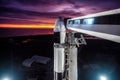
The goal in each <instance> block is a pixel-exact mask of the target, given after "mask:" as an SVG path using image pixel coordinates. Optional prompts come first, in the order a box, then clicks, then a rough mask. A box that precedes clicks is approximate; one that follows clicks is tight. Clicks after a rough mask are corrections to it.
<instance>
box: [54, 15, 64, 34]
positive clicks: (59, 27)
mask: <svg viewBox="0 0 120 80" xmlns="http://www.w3.org/2000/svg"><path fill="white" fill-rule="evenodd" d="M65 30H66V29H65V26H64V21H63V19H62V18H61V17H59V18H58V19H57V21H56V23H55V28H54V32H60V31H65Z"/></svg>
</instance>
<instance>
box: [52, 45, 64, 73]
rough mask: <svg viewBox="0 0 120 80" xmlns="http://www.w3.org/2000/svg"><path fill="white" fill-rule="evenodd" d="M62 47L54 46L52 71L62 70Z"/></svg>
mask: <svg viewBox="0 0 120 80" xmlns="http://www.w3.org/2000/svg"><path fill="white" fill-rule="evenodd" d="M64 60H65V54H64V48H56V47H54V71H55V72H58V73H62V72H63V71H64Z"/></svg>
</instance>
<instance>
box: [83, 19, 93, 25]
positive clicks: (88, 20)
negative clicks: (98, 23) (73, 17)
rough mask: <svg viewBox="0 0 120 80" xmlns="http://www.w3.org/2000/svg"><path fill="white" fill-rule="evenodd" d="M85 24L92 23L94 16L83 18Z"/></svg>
mask: <svg viewBox="0 0 120 80" xmlns="http://www.w3.org/2000/svg"><path fill="white" fill-rule="evenodd" d="M84 23H85V24H93V23H94V18H89V19H85V20H84Z"/></svg>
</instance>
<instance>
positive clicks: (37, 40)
mask: <svg viewBox="0 0 120 80" xmlns="http://www.w3.org/2000/svg"><path fill="white" fill-rule="evenodd" d="M119 48H120V44H119V43H114V42H111V41H107V40H102V39H87V45H83V46H81V48H79V50H78V51H79V52H78V70H79V74H78V77H79V80H99V78H98V77H99V75H106V76H108V80H120V77H119V76H120V59H119V58H120V49H119ZM33 55H39V56H45V57H49V58H50V59H51V61H50V62H49V63H48V64H47V65H42V64H38V63H34V64H32V67H31V68H27V67H25V66H23V65H22V62H23V61H24V60H25V59H26V58H30V57H32V56H33ZM52 69H53V35H41V36H23V37H22V36H21V37H8V38H0V80H1V77H2V76H3V75H5V74H7V75H10V76H13V77H14V80H27V78H30V77H31V78H35V77H37V78H39V79H38V80H53V70H52Z"/></svg>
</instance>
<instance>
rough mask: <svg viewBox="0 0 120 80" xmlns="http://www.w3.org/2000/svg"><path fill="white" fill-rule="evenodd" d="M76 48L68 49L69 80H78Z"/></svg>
mask: <svg viewBox="0 0 120 80" xmlns="http://www.w3.org/2000/svg"><path fill="white" fill-rule="evenodd" d="M77 54H78V53H77V47H71V48H70V66H69V67H70V70H69V79H70V80H78V76H77V75H78V68H77Z"/></svg>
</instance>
